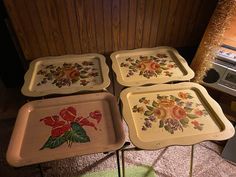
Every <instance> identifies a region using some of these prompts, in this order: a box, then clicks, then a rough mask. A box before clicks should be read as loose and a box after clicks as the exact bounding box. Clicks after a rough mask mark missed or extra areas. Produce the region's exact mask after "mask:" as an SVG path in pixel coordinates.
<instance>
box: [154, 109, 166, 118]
mask: <svg viewBox="0 0 236 177" xmlns="http://www.w3.org/2000/svg"><path fill="white" fill-rule="evenodd" d="M153 114H154V116H157V118H159V119H164V118H165V117H166V115H167V112H166V110H165V109H164V108H162V107H160V108H157V109H155V110H154V111H153Z"/></svg>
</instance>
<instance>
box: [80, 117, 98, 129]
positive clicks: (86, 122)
mask: <svg viewBox="0 0 236 177" xmlns="http://www.w3.org/2000/svg"><path fill="white" fill-rule="evenodd" d="M75 122H77V123H78V124H79V125H80V126H81V127H83V126H90V127H93V128H94V129H95V130H97V127H96V126H95V124H94V123H93V122H90V121H89V120H88V119H87V118H84V117H77V118H76V119H75Z"/></svg>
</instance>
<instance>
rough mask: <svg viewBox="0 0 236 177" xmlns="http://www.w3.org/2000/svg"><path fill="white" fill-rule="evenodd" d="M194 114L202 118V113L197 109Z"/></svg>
mask: <svg viewBox="0 0 236 177" xmlns="http://www.w3.org/2000/svg"><path fill="white" fill-rule="evenodd" d="M194 113H195V114H196V115H198V116H202V115H203V111H201V110H199V109H195V110H194Z"/></svg>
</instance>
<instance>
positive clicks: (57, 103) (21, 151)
mask: <svg viewBox="0 0 236 177" xmlns="http://www.w3.org/2000/svg"><path fill="white" fill-rule="evenodd" d="M124 141H125V139H124V131H123V127H122V121H121V116H120V113H119V109H118V105H117V102H116V99H115V97H114V96H113V95H111V94H110V93H107V92H101V93H91V94H83V95H76V96H67V97H60V98H52V99H44V100H37V101H32V102H28V103H27V104H25V105H24V106H22V107H21V109H20V111H19V113H18V116H17V119H16V123H15V127H14V130H13V133H12V136H11V140H10V143H9V146H8V150H7V161H8V163H9V164H10V165H12V166H17V167H18V166H24V165H29V164H35V163H41V162H46V161H51V160H58V159H63V158H67V157H73V156H79V155H84V154H91V153H98V152H109V151H115V150H117V149H119V148H120V147H121V146H122V145H123V144H124Z"/></svg>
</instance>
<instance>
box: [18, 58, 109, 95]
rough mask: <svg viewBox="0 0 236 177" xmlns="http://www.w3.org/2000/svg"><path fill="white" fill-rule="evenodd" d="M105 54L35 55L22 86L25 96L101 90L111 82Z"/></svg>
mask: <svg viewBox="0 0 236 177" xmlns="http://www.w3.org/2000/svg"><path fill="white" fill-rule="evenodd" d="M108 72H109V69H108V66H107V65H106V62H105V57H104V56H103V55H100V54H85V55H64V56H59V57H44V58H38V59H36V60H34V61H32V63H31V64H30V67H29V70H28V71H27V72H26V74H25V78H24V79H25V83H24V85H23V87H22V89H21V91H22V93H23V94H24V95H26V96H32V97H37V96H45V95H48V94H70V93H75V92H79V91H91V90H103V89H105V88H106V87H108V86H109V84H110V79H109V76H108Z"/></svg>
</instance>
